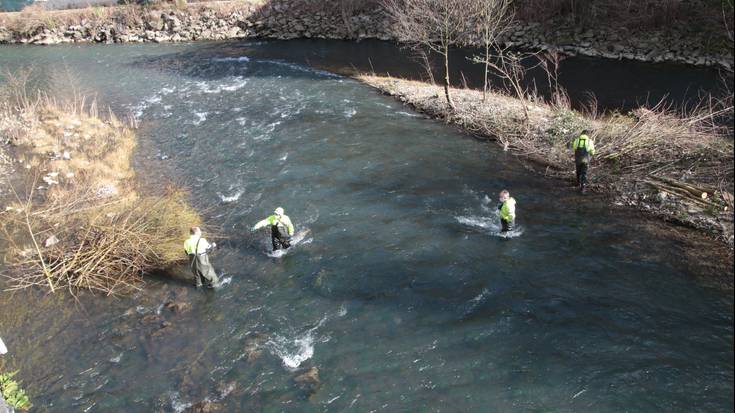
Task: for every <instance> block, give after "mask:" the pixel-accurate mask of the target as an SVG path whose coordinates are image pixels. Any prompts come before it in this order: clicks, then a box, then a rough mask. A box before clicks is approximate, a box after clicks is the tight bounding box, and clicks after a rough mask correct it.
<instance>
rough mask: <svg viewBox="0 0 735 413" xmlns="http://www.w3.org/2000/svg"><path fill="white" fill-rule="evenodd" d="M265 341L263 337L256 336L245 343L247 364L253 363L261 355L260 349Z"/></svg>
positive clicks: (260, 335)
mask: <svg viewBox="0 0 735 413" xmlns="http://www.w3.org/2000/svg"><path fill="white" fill-rule="evenodd" d="M264 341H265V336H264V335H262V334H257V335H255V337H250V338H248V339H247V340H246V341H245V355H246V356H247V360H248V363H253V362H255V361H256V360H258V359H259V358H260V356H261V355H263V350H261V347H262V345H263V342H264Z"/></svg>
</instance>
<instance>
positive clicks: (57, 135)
mask: <svg viewBox="0 0 735 413" xmlns="http://www.w3.org/2000/svg"><path fill="white" fill-rule="evenodd" d="M24 96H25V95H23V94H21V95H18V94H16V95H15V97H14V98H13V97H7V96H6V97H5V100H4V101H3V103H2V107H0V136H2V138H3V141H7V142H9V146H7V147H6V149H7V151H6V152H7V153H8V154H9V156H8V158H9V159H10V163H9V166H10V167H12V169H13V172H11V173H10V174H8V175H6V176H4V177H3V178H4V179H3V181H4V182H3V186H4V188H3V193H5V198H6V199H9V200H10V202H9V203H7V204H6V206H5V207H4V210H3V211H0V235H1V236H2V237H3V238H4V239H3V242H4V244H5V245H7V247H6V248H5V250H4V255H5V257H4V259H5V262H6V263H7V264H8V268H7V271H6V272H5V273H4V274H3V276H4V277H5V278H7V279H8V284H6V287H7V288H8V289H10V290H17V289H22V288H27V287H31V286H40V287H45V288H49V289H50V290H51V291H55V290H58V289H69V290H72V291H75V290H78V289H87V290H91V291H97V292H103V293H106V294H115V293H120V292H126V291H130V290H132V289H137V288H139V286H140V281H141V280H142V278H141V274H143V273H145V272H147V271H150V270H153V269H163V268H166V267H168V266H170V265H172V264H174V263H176V262H178V261H180V260H181V259H182V258H183V257H182V252H181V249H182V247H181V243H182V241H183V240H184V239H185V238H186V236H187V234H188V228H189V227H190V226H192V225H199V224H200V221H201V219H200V217H199V215H198V214H197V213H196V212H195V211H194V210H193V209H192V208H191V207H190V206H188V204H187V201H186V199H187V197H186V194H185V193H183V192H181V191H178V190H173V189H172V190H169V191H168V192H166V193H164V194H162V195H155V196H149V195H143V194H141V193H139V188H138V187H137V184H136V180H135V172H134V170H133V168H132V166H131V159H132V156H133V151H134V149H135V146H136V139H135V134H134V131H133V130H132V129H131V128H129V127H128V126H126V125H125V124H124V123H123V122H121V121H120V120H118V119H116V118H115V117H114V116H113V115H112V114H109V115H107V116H102V115H100V114H99V113H98V112H97V109H96V106H95V105H94V104H91V105H85V104H84V101H83V100H80V101H77V102H75V103H68V104H63V103H59V102H56V101H54V100H52V99H48V98H45V97H40V98H38V99H34V100H28V99H27V98H26V97H24Z"/></svg>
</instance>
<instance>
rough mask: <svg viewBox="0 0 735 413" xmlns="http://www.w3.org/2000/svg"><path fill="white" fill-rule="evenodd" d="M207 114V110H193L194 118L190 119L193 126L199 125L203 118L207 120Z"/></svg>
mask: <svg viewBox="0 0 735 413" xmlns="http://www.w3.org/2000/svg"><path fill="white" fill-rule="evenodd" d="M208 114H209V113H208V112H194V116H196V119H194V120H193V121H192V123H193V124H194V125H195V126H198V125H201V124H202V122H204V121H205V120H207V115H208Z"/></svg>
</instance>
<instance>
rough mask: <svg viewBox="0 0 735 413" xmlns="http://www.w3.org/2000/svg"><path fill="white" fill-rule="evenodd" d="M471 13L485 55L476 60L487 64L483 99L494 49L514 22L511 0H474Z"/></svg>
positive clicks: (486, 89)
mask: <svg viewBox="0 0 735 413" xmlns="http://www.w3.org/2000/svg"><path fill="white" fill-rule="evenodd" d="M469 6H470V8H469V13H470V14H471V15H472V16H474V18H475V24H476V26H475V31H476V33H475V34H476V35H477V37H478V38H479V40H480V41H481V42H482V45H483V48H484V56H481V57H478V56H476V57H475V59H473V60H474V61H476V62H479V63H483V64H484V65H485V74H484V83H483V87H482V101H483V102H484V101H485V98H486V97H487V91H488V76H489V72H490V59H491V58H492V51H493V50H494V49H498V38H499V37H500V36H501V35H502V34H503V33H504V32H506V31H507V30H508V28H509V27H510V25H511V23H512V22H513V12H512V10H511V7H510V6H511V0H472V1H470V2H469Z"/></svg>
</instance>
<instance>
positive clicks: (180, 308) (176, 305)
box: [166, 301, 191, 314]
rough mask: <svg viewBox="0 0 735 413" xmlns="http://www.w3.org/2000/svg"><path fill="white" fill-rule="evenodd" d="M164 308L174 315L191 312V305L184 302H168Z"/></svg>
mask: <svg viewBox="0 0 735 413" xmlns="http://www.w3.org/2000/svg"><path fill="white" fill-rule="evenodd" d="M166 308H167V309H169V310H171V311H173V312H174V313H176V314H183V313H186V312H188V311H189V310H191V303H187V302H185V301H169V302H167V303H166Z"/></svg>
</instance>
